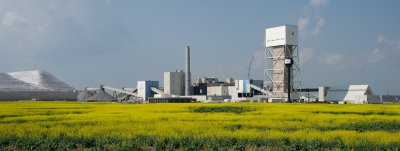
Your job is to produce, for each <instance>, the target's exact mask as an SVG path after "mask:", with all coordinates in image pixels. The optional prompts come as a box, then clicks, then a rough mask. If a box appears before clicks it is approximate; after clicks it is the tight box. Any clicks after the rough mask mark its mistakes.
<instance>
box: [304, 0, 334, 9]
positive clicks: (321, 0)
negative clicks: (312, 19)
mask: <svg viewBox="0 0 400 151" xmlns="http://www.w3.org/2000/svg"><path fill="white" fill-rule="evenodd" d="M328 2H329V0H310V3H309V4H308V6H310V7H319V6H322V5H326V4H328Z"/></svg>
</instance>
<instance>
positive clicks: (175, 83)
mask: <svg viewBox="0 0 400 151" xmlns="http://www.w3.org/2000/svg"><path fill="white" fill-rule="evenodd" d="M164 93H165V94H172V95H179V96H184V95H185V72H183V71H182V70H180V71H176V72H164Z"/></svg>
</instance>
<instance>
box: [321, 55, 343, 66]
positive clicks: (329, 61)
mask: <svg viewBox="0 0 400 151" xmlns="http://www.w3.org/2000/svg"><path fill="white" fill-rule="evenodd" d="M343 58H344V57H343V55H342V54H339V53H333V54H328V55H325V56H324V57H322V60H321V61H322V62H323V63H324V64H326V65H337V64H339V63H340V62H342V60H343Z"/></svg>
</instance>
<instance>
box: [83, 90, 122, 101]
mask: <svg viewBox="0 0 400 151" xmlns="http://www.w3.org/2000/svg"><path fill="white" fill-rule="evenodd" d="M114 100H115V99H114V97H113V96H111V95H110V94H108V93H107V92H105V91H98V92H97V93H96V94H94V95H93V96H91V97H89V98H88V99H86V101H88V102H113V101H114Z"/></svg>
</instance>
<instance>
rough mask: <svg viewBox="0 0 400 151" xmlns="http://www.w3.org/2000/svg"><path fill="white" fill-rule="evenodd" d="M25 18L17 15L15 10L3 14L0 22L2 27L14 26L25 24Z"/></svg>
mask: <svg viewBox="0 0 400 151" xmlns="http://www.w3.org/2000/svg"><path fill="white" fill-rule="evenodd" d="M25 22H26V21H25V19H23V18H22V17H21V16H19V15H18V12H16V11H10V12H6V13H4V14H3V16H2V18H1V24H2V25H3V26H4V27H14V26H19V25H23V24H25Z"/></svg>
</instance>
